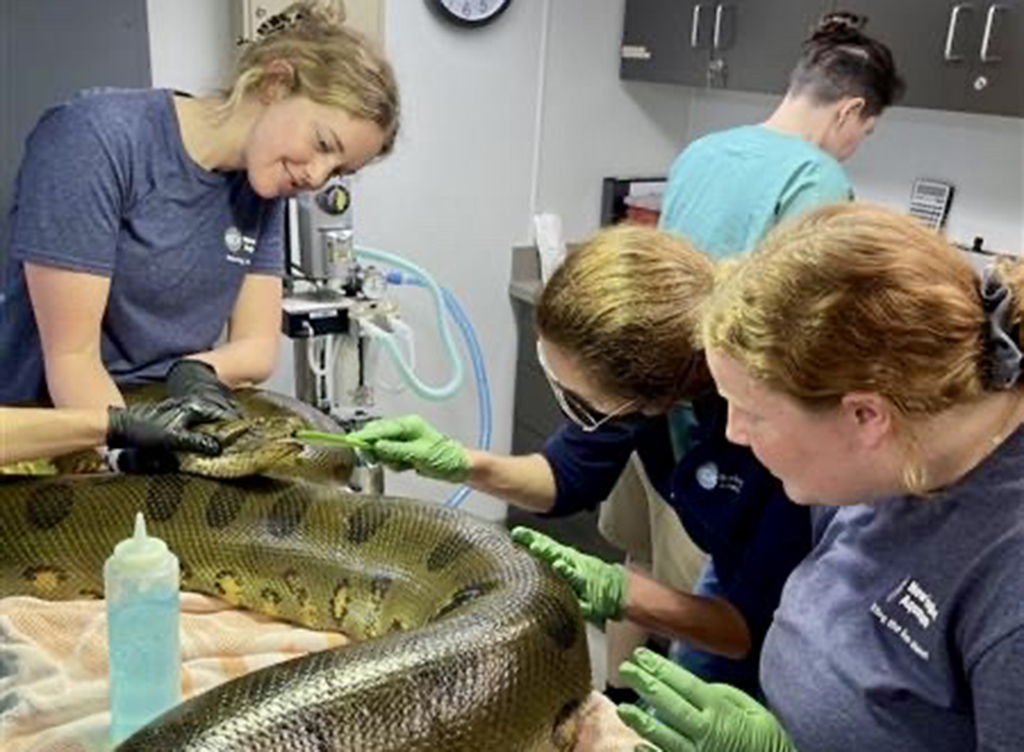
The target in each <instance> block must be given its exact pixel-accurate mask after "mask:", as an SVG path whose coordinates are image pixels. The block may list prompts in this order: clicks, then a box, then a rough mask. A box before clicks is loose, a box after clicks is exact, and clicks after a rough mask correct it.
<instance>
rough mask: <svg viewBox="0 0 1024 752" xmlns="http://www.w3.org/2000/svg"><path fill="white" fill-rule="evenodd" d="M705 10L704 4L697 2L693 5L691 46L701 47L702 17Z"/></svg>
mask: <svg viewBox="0 0 1024 752" xmlns="http://www.w3.org/2000/svg"><path fill="white" fill-rule="evenodd" d="M703 12H704V5H703V4H702V3H697V4H696V5H694V6H693V23H692V25H691V27H690V46H691V47H693V49H697V48H698V47H700V17H701V14H702V13H703Z"/></svg>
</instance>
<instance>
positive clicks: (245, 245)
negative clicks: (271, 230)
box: [224, 226, 256, 266]
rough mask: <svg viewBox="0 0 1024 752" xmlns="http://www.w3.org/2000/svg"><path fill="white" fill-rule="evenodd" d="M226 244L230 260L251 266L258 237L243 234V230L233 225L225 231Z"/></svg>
mask: <svg viewBox="0 0 1024 752" xmlns="http://www.w3.org/2000/svg"><path fill="white" fill-rule="evenodd" d="M224 246H225V247H226V248H227V249H228V255H227V257H226V258H227V260H228V261H230V262H231V263H233V264H241V265H242V266H249V265H250V264H251V263H252V255H253V254H254V253H255V252H256V238H251V237H248V236H246V235H243V234H242V231H241V230H239V229H238V228H237V227H234V226H232V227H229V228H228V229H226V230H225V231H224Z"/></svg>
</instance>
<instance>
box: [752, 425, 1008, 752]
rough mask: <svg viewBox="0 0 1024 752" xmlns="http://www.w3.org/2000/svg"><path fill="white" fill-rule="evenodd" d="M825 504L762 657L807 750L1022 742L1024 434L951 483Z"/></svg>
mask: <svg viewBox="0 0 1024 752" xmlns="http://www.w3.org/2000/svg"><path fill="white" fill-rule="evenodd" d="M823 511H824V512H825V514H824V515H823V516H822V518H821V519H819V520H817V521H816V522H817V523H819V524H817V525H816V529H815V540H816V542H815V548H814V549H813V551H812V552H811V554H810V555H809V556H808V558H807V559H806V560H805V561H804V562H803V563H802V564H801V565H800V566H799V567H798V568H797V569H796V570H795V571H794V572H793V574H792V575H791V576H790V578H789V580H788V582H787V583H786V587H785V589H784V590H783V594H782V602H781V604H780V606H779V609H778V611H777V612H776V615H775V620H774V622H773V624H772V627H771V629H770V630H769V632H768V637H767V639H766V641H765V646H764V652H763V654H762V660H761V681H762V683H763V685H764V690H765V694H766V696H767V698H768V702H769V705H770V706H771V708H772V710H773V712H774V713H775V714H776V716H777V717H778V718H779V719H780V720H781V721H782V723H783V725H784V726H785V728H786V730H787V731H788V732H789V733H790V734H791V735H792V737H793V740H794V742H795V743H796V745H797V748H798V749H799V750H801V752H826V751H827V752H844V750H850V751H851V752H863V750H878V751H879V752H881V751H882V750H900V752H918V751H920V752H943V751H944V750H950V752H953V751H954V750H955V751H956V752H968V751H969V750H986V751H994V750H1006V751H1007V752H1010V750H1013V752H1020V750H1024V430H1018V431H1017V432H1016V433H1015V434H1013V435H1012V436H1011V437H1010V438H1009V439H1008V440H1007V441H1006V442H1004V443H1003V445H1002V446H1000V447H999V448H998V449H997V450H996V452H995V453H993V454H992V455H991V456H989V457H988V458H987V459H985V460H984V461H983V462H982V463H981V464H980V465H979V466H978V467H977V468H975V469H974V470H973V471H971V472H970V473H969V474H968V475H967V476H965V477H964V478H963V479H962V480H961V481H960V482H958V483H957V484H956V485H955V486H952V487H950V488H948V489H946V490H944V491H942V492H938V493H935V494H933V495H931V496H929V497H927V498H909V497H904V498H898V499H891V500H887V501H884V502H881V503H878V504H875V505H872V506H853V507H843V508H840V509H838V510H834V509H833V510H823Z"/></svg>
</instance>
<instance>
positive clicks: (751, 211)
mask: <svg viewBox="0 0 1024 752" xmlns="http://www.w3.org/2000/svg"><path fill="white" fill-rule="evenodd" d="M852 199H853V187H852V186H851V185H850V181H849V179H848V178H847V177H846V173H845V172H844V171H843V168H842V167H841V166H840V165H839V162H837V161H836V160H835V158H834V157H832V156H831V155H830V154H827V153H825V152H824V151H822V150H821V149H819V148H818V147H817V146H815V145H814V144H812V143H810V142H809V141H805V140H803V139H802V138H799V137H797V136H791V135H788V134H784V133H779V132H778V131H773V130H770V129H768V128H765V127H764V126H763V125H745V126H742V127H739V128H732V129H730V130H727V131H718V132H716V133H712V134H710V135H707V136H704V137H703V138H701V139H698V140H697V141H694V142H693V143H692V144H690V145H689V146H688V147H687V148H686V149H685V150H684V151H683V153H682V154H680V155H679V157H677V158H676V161H675V163H674V164H673V165H672V169H671V171H670V172H669V178H668V185H667V187H666V190H665V197H664V199H663V201H662V207H661V218H660V220H659V223H658V226H659V227H660V228H661V229H662V230H667V231H669V232H673V233H676V234H678V235H682V236H683V237H685V238H687V239H688V240H689V241H690V242H691V243H693V245H694V246H695V247H697V248H698V249H700V250H702V251H704V252H705V253H707V254H708V255H709V256H711V257H713V258H718V259H721V258H726V257H728V256H736V255H738V254H741V253H744V252H746V251H749V250H751V249H752V248H754V246H756V245H757V244H758V242H759V241H760V240H761V238H763V237H764V236H765V235H766V234H767V233H768V231H769V230H771V229H772V228H773V227H774V226H775V225H777V224H778V223H779V222H781V221H782V220H784V219H787V218H790V217H795V216H797V215H798V214H801V213H803V212H805V211H810V210H811V209H815V208H817V207H819V206H823V205H825V204H832V203H836V202H840V201H850V200H852ZM694 422H695V420H694V416H693V413H692V411H691V409H690V407H689V406H688V405H680V406H679V407H676V408H674V409H673V410H672V411H671V412H670V413H669V426H670V428H671V431H670V433H671V436H672V448H673V451H674V453H675V456H676V459H679V458H680V457H682V456H683V454H685V453H686V450H687V448H688V446H689V444H690V434H691V432H692V430H693V427H694Z"/></svg>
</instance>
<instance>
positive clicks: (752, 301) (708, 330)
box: [702, 204, 1022, 490]
mask: <svg viewBox="0 0 1024 752" xmlns="http://www.w3.org/2000/svg"><path fill="white" fill-rule="evenodd" d="M1002 278H1003V279H1004V280H1006V281H1007V282H1008V283H1010V284H1011V288H1012V289H1013V295H1014V297H1015V299H1016V300H1015V303H1016V304H1017V305H1018V306H1019V304H1020V300H1021V295H1020V291H1021V286H1020V283H1021V281H1022V277H1021V273H1020V271H1019V269H1018V270H1014V269H1011V268H1006V269H1005V270H1004V272H1003V276H1002ZM1012 319H1013V321H1012V323H1013V324H1014V325H1016V324H1017V323H1018V322H1019V320H1020V310H1019V308H1018V309H1016V310H1015V311H1014V314H1013V317H1012ZM702 330H703V336H704V340H705V345H706V346H707V347H709V348H714V349H716V350H720V351H721V352H723V353H725V354H726V355H728V356H730V357H731V358H734V359H736V360H738V361H739V362H741V363H742V364H743V365H744V366H746V368H747V369H748V370H749V371H750V373H751V374H752V375H753V376H754V377H755V378H756V379H758V380H759V381H761V382H762V383H764V384H765V385H767V386H768V387H770V388H772V389H774V390H777V391H780V392H783V393H785V394H787V395H789V396H791V397H793V398H795V399H796V400H798V401H799V402H801V403H802V404H803V405H804V406H805V407H807V408H809V409H827V408H829V407H833V406H835V405H837V404H838V403H839V401H840V399H841V398H842V396H843V395H844V394H848V393H850V392H854V391H870V392H874V393H876V394H879V395H880V396H882V397H884V398H885V399H886V400H888V401H889V402H890V403H891V404H892V405H893V406H894V408H895V410H896V418H897V424H898V425H901V424H902V425H904V426H905V425H906V424H907V423H908V419H910V418H914V417H921V416H927V415H933V414H936V413H938V412H940V411H942V410H945V409H947V408H950V407H952V406H954V405H958V404H963V403H967V402H970V401H972V400H975V399H977V398H978V397H979V396H980V395H981V394H982V392H984V391H985V383H986V369H987V368H988V357H987V352H988V351H987V341H988V340H987V336H986V315H985V312H984V309H983V305H982V299H981V292H980V279H979V277H978V275H977V274H976V273H975V271H974V270H973V268H972V267H971V265H970V264H969V263H968V262H967V260H966V259H965V258H964V257H963V255H962V254H961V253H960V252H959V251H957V250H956V249H955V248H953V247H952V246H950V244H949V243H947V242H946V241H945V240H944V239H943V238H942V237H941V236H939V235H938V234H936V233H934V232H932V231H931V230H928V229H926V228H925V227H924V226H922V225H921V224H920V223H919V222H917V221H916V220H914V219H912V218H910V217H907V216H904V215H900V214H896V213H894V212H891V211H888V210H886V209H882V208H878V207H873V206H868V205H864V204H841V205H836V206H830V207H825V208H822V209H818V210H817V211H814V212H812V213H810V214H807V215H805V216H803V217H802V218H800V219H798V220H797V221H795V222H793V223H790V224H784V225H782V226H781V227H779V228H778V229H776V230H775V231H773V232H772V233H771V234H769V235H768V237H767V238H765V240H764V241H763V242H762V243H761V245H760V247H759V248H758V249H757V250H756V251H755V252H754V253H753V254H752V255H751V256H750V257H749V258H748V259H747V260H745V261H744V262H743V264H742V265H741V266H740V268H739V269H738V270H737V271H736V272H735V273H734V274H732V275H731V276H730V277H729V278H728V279H725V280H722V281H721V282H720V284H719V285H718V286H717V288H716V290H715V293H714V295H713V296H712V299H711V300H710V302H709V303H708V306H707V308H706V311H705V317H704V322H703V326H702ZM904 438H905V439H906V440H907V441H908V442H909V444H910V445H911V446H912V445H913V443H914V438H913V435H912V434H911V433H910V432H907V435H906V436H905V437H904ZM921 473H922V471H921V470H920V469H919V468H910V469H908V471H907V473H906V476H907V477H906V478H905V481H906V482H907V483H908V486H909V487H910V488H911V489H912V490H913V489H914V488H915V487H920V485H921V484H922V483H923V482H924V478H923V475H922V474H921Z"/></svg>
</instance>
